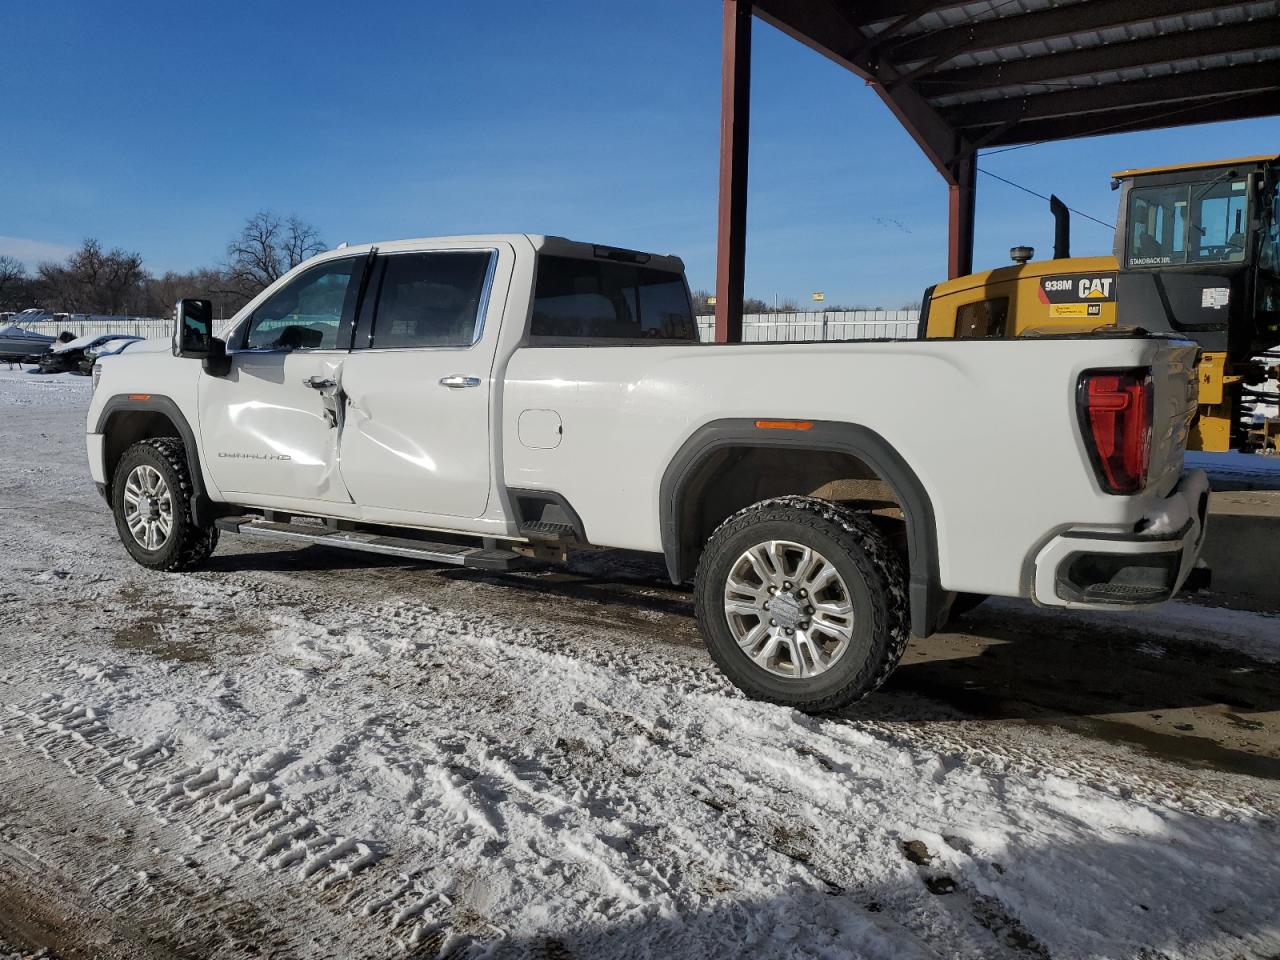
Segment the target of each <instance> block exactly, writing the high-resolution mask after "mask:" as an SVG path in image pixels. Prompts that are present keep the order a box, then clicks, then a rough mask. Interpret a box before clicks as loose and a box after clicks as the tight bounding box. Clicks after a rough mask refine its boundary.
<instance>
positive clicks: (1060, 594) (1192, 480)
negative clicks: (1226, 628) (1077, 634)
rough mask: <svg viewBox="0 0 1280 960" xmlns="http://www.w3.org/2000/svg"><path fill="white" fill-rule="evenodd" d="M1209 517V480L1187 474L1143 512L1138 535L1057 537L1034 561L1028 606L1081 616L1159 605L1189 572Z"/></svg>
mask: <svg viewBox="0 0 1280 960" xmlns="http://www.w3.org/2000/svg"><path fill="white" fill-rule="evenodd" d="M1208 511H1209V480H1208V477H1207V476H1206V475H1205V473H1204V471H1203V470H1192V471H1190V472H1188V473H1184V474H1183V475H1182V479H1181V480H1179V481H1178V485H1177V486H1176V487H1174V488H1173V490H1172V491H1171V492H1170V494H1169V496H1168V497H1166V498H1165V499H1164V500H1163V501H1162V502H1161V503H1160V504H1159V505H1158V506H1156V507H1155V508H1153V509H1152V510H1150V511H1148V513H1147V514H1146V515H1145V516H1144V517H1143V519H1142V522H1141V523H1140V524H1138V528H1139V532H1132V533H1125V532H1117V533H1110V532H1098V531H1090V530H1079V531H1077V530H1068V531H1066V532H1064V533H1061V534H1059V535H1058V536H1056V537H1054V538H1053V539H1052V540H1050V541H1049V542H1048V543H1047V544H1045V546H1044V547H1043V548H1042V549H1041V550H1040V552H1039V553H1038V554H1037V555H1036V560H1035V578H1034V596H1033V598H1032V599H1034V600H1035V602H1036V603H1038V604H1040V605H1042V606H1047V607H1074V608H1085V609H1090V608H1093V609H1106V608H1112V607H1118V606H1123V607H1144V606H1151V605H1153V604H1157V603H1162V602H1164V601H1165V600H1168V599H1169V598H1170V597H1172V596H1174V595H1175V594H1176V593H1177V592H1178V591H1179V590H1180V589H1181V588H1182V586H1183V584H1184V583H1186V582H1187V578H1188V577H1189V576H1190V575H1191V573H1192V571H1193V570H1194V569H1195V566H1196V561H1197V560H1198V559H1199V557H1200V549H1201V547H1203V546H1204V535H1205V527H1206V519H1207V515H1208Z"/></svg>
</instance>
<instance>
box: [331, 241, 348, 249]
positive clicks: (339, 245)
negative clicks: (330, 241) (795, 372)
mask: <svg viewBox="0 0 1280 960" xmlns="http://www.w3.org/2000/svg"><path fill="white" fill-rule="evenodd" d="M333 249H335V250H345V249H347V241H345V240H343V241H342V242H341V243H340V244H338V245H337V246H336V247H334V248H333Z"/></svg>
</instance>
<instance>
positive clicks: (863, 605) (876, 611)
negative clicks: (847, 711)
mask: <svg viewBox="0 0 1280 960" xmlns="http://www.w3.org/2000/svg"><path fill="white" fill-rule="evenodd" d="M768 540H790V541H793V542H796V543H799V544H802V545H804V546H808V547H811V548H813V549H815V550H817V551H818V552H819V553H820V554H822V555H823V556H824V557H826V558H827V560H829V561H830V562H831V564H832V565H834V566H835V567H836V569H837V570H838V571H839V573H840V575H841V577H842V578H843V579H844V581H845V584H846V585H847V587H848V590H849V595H850V601H851V603H852V606H853V613H854V624H853V641H852V643H851V644H850V646H849V648H848V649H847V650H846V651H845V653H844V654H843V655H842V656H841V657H840V658H839V659H837V660H836V662H835V663H834V664H832V665H831V666H830V667H829V668H828V669H827V670H826V671H825V672H824V673H820V674H818V675H817V676H815V677H811V678H805V679H793V678H787V677H781V676H777V675H776V674H773V673H770V672H769V671H767V670H765V669H764V668H762V667H760V666H758V665H757V664H756V663H755V662H753V661H752V660H751V659H750V658H749V657H748V656H747V654H746V653H744V652H743V650H742V649H741V648H740V647H739V646H738V644H737V642H736V641H735V640H734V638H733V634H732V633H731V631H730V629H729V625H728V622H727V621H726V618H725V615H724V589H725V581H726V578H727V577H728V576H729V573H730V571H731V569H732V567H733V564H734V563H735V562H736V561H737V559H738V558H739V557H740V556H741V555H742V553H743V552H744V551H745V550H746V549H748V548H749V547H751V546H753V545H755V544H758V543H762V542H765V541H768ZM694 610H695V612H696V614H697V618H698V627H699V628H700V630H701V632H702V637H703V640H704V642H705V643H706V645H707V650H708V651H709V652H710V654H711V657H712V659H713V660H715V662H716V664H717V665H718V666H719V667H720V669H721V670H722V671H723V672H724V674H725V676H727V677H728V678H729V680H731V681H732V682H733V683H734V685H735V686H737V687H738V688H740V689H741V690H742V691H743V692H745V693H746V694H747V695H748V696H751V697H754V698H756V699H759V700H768V701H770V702H772V703H779V704H782V705H784V706H788V707H794V708H795V709H798V710H803V711H806V712H809V713H822V712H826V711H830V710H836V709H839V708H841V707H845V706H848V705H849V704H852V703H856V702H857V701H858V700H861V699H862V698H863V697H865V696H866V695H867V694H869V693H871V692H872V691H873V690H875V689H876V688H877V687H879V686H880V685H881V684H882V683H884V681H885V680H886V679H888V677H889V674H891V673H892V672H893V669H894V667H896V666H897V665H898V661H899V660H900V659H901V658H902V654H903V651H904V650H905V649H906V646H907V640H908V639H909V637H910V633H911V631H910V624H909V622H908V603H907V572H906V568H905V566H904V564H903V562H902V558H901V557H900V556H899V554H898V553H897V551H896V550H895V549H894V548H893V547H892V545H891V544H890V542H889V539H888V538H887V537H886V536H885V535H884V534H883V533H882V532H881V531H880V530H878V529H877V528H876V527H875V525H874V524H873V523H872V522H871V520H870V519H868V518H867V517H866V516H865V515H863V514H860V513H857V512H855V511H853V510H850V509H847V508H845V507H842V506H841V505H839V504H834V503H830V502H828V501H825V500H817V499H814V498H812V497H798V496H791V497H779V498H777V499H773V500H764V501H761V502H760V503H756V504H752V505H751V506H749V507H747V508H745V509H744V510H740V511H739V512H738V513H735V514H734V515H733V516H731V517H730V518H729V519H727V520H726V521H724V523H722V524H721V525H720V526H719V527H718V528H717V529H716V531H715V532H714V533H713V534H712V535H711V538H710V539H709V540H708V541H707V544H706V548H705V549H704V550H703V552H702V558H701V559H700V560H699V562H698V571H697V574H696V577H695V580H694Z"/></svg>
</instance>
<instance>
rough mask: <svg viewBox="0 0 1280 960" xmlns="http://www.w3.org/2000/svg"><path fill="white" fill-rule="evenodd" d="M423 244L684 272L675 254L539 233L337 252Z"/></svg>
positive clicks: (401, 245)
mask: <svg viewBox="0 0 1280 960" xmlns="http://www.w3.org/2000/svg"><path fill="white" fill-rule="evenodd" d="M424 242H430V243H433V244H435V243H450V242H455V243H462V244H466V245H468V246H474V245H477V244H484V243H508V244H512V245H515V246H519V245H520V244H521V243H529V244H531V245H532V246H533V248H534V250H535V251H536V252H538V253H547V254H551V255H553V256H560V257H578V258H581V259H585V260H591V259H602V260H615V261H620V262H623V263H635V264H638V265H642V266H648V267H653V268H655V269H657V270H672V271H679V272H683V271H684V261H683V260H681V259H680V258H679V257H677V256H676V255H675V254H670V253H666V254H663V253H647V252H645V251H642V250H629V249H626V248H624V247H615V246H609V245H606V244H601V243H585V242H582V241H578V240H569V239H567V238H565V237H557V236H551V235H548V234H540V233H473V234H459V235H457V236H447V237H413V238H408V239H404V240H380V241H376V242H374V243H361V244H352V245H350V246H346V247H342V248H339V249H341V251H342V252H343V253H365V252H367V251H369V250H371V249H373V248H374V247H377V248H378V250H379V251H382V252H385V253H393V252H396V251H401V250H411V249H414V248H415V247H418V246H421V245H422V244H423V243H424ZM337 252H338V250H337V249H335V250H326V251H325V252H324V253H322V254H319V255H318V257H317V259H327V258H328V257H330V256H331V255H332V254H334V253H337Z"/></svg>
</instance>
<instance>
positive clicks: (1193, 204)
mask: <svg viewBox="0 0 1280 960" xmlns="http://www.w3.org/2000/svg"><path fill="white" fill-rule="evenodd" d="M1278 179H1280V160H1278V159H1277V158H1274V157H1245V158H1242V159H1238V160H1221V161H1215V162H1212V163H1204V164H1189V165H1184V166H1176V167H1158V168H1154V169H1149V170H1123V171H1120V172H1119V173H1116V174H1114V176H1113V179H1112V184H1113V186H1115V187H1116V188H1118V189H1120V191H1121V194H1120V209H1119V216H1118V220H1117V224H1116V235H1115V247H1114V253H1115V258H1116V260H1117V262H1118V263H1119V266H1120V271H1119V274H1120V275H1119V300H1120V303H1121V304H1122V308H1121V313H1122V318H1121V322H1122V323H1124V324H1126V325H1128V326H1142V327H1145V328H1146V329H1148V330H1153V331H1155V330H1158V331H1172V332H1176V333H1180V334H1182V335H1184V336H1188V337H1190V338H1191V339H1194V340H1196V341H1197V342H1199V343H1200V345H1201V347H1203V348H1204V350H1205V351H1206V352H1213V353H1223V354H1225V355H1226V358H1227V360H1228V361H1234V362H1244V361H1247V360H1248V359H1249V358H1250V357H1251V356H1253V355H1255V354H1257V353H1260V352H1261V351H1263V350H1266V349H1268V348H1270V347H1272V346H1274V345H1275V344H1276V343H1277V342H1280V199H1278V198H1277V180H1278Z"/></svg>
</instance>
